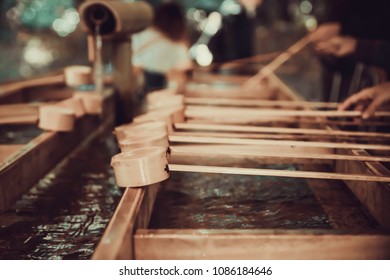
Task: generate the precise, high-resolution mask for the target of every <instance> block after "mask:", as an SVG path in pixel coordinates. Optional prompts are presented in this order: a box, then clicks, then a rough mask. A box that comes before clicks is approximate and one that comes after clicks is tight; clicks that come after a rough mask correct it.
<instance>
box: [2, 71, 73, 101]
mask: <svg viewBox="0 0 390 280" xmlns="http://www.w3.org/2000/svg"><path fill="white" fill-rule="evenodd" d="M64 82H65V77H64V74H62V73H61V74H54V75H49V76H45V77H39V78H33V79H26V80H22V81H17V82H12V83H9V84H2V85H0V99H5V98H8V97H9V96H10V95H13V94H14V93H15V92H18V91H22V90H24V89H27V88H34V87H41V86H50V85H59V84H61V85H63V84H64Z"/></svg>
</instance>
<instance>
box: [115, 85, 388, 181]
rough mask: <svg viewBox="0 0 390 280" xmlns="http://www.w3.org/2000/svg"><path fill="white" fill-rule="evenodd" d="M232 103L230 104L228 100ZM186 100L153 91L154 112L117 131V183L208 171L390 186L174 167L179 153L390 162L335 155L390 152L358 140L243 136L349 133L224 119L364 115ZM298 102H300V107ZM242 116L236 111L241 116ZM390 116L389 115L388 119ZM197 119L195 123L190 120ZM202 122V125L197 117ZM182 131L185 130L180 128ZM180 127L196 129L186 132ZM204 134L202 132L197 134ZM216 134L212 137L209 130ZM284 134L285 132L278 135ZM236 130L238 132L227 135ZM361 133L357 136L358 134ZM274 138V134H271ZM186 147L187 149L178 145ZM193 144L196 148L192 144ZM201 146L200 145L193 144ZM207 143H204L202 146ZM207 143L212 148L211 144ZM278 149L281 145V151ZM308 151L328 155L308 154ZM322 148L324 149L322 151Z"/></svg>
mask: <svg viewBox="0 0 390 280" xmlns="http://www.w3.org/2000/svg"><path fill="white" fill-rule="evenodd" d="M225 102H226V100H225ZM185 103H186V98H185V97H184V96H183V95H179V94H175V93H173V92H170V91H169V90H162V91H160V92H155V93H150V94H149V95H148V97H147V106H148V112H147V113H145V114H143V115H140V116H137V117H135V118H134V119H133V122H132V123H129V124H125V125H122V126H119V127H116V128H115V132H114V133H115V136H116V138H117V141H118V143H119V146H120V149H121V153H119V154H117V155H115V156H114V157H113V158H112V160H111V166H112V167H113V169H114V173H115V179H116V183H117V185H118V186H120V187H142V186H147V185H152V184H154V183H158V182H161V181H164V180H166V179H167V178H168V177H169V172H170V171H184V172H205V173H223V174H241V175H258V176H282V177H294V178H313V179H337V180H362V181H377V182H390V177H386V176H376V175H364V174H337V173H331V172H312V171H300V170H296V171H292V170H272V169H258V168H237V167H222V166H200V165H179V164H171V163H168V160H169V159H170V158H171V156H172V155H173V154H175V155H176V154H177V155H184V156H185V155H198V156H199V155H208V156H210V155H215V156H225V157H250V158H266V157H267V158H304V159H319V160H357V161H386V162H389V161H390V157H386V156H383V157H381V156H352V155H340V154H334V153H332V152H329V151H332V150H334V149H367V150H370V149H372V150H381V151H387V152H388V151H390V146H389V145H386V144H361V143H357V142H352V143H351V142H349V143H345V142H323V141H296V140H277V141H275V140H274V139H272V138H271V139H270V138H268V139H267V138H266V137H265V136H264V135H262V134H259V135H260V137H256V135H255V134H254V133H253V134H250V135H249V134H243V132H261V131H262V129H264V131H267V129H270V130H271V132H277V133H284V132H286V133H294V132H296V133H297V134H305V135H310V134H313V135H316V134H317V135H320V136H321V135H327V136H328V135H329V134H330V135H332V134H333V135H334V136H340V135H341V136H342V135H345V133H349V132H346V131H331V132H329V131H326V130H321V129H299V128H284V127H279V128H273V127H260V126H254V125H242V124H240V125H228V124H223V119H224V118H227V119H229V118H230V117H232V116H233V117H234V119H243V120H244V122H249V123H250V122H254V121H256V120H258V119H261V118H263V117H266V116H269V114H270V113H271V112H272V115H274V116H275V115H276V116H277V117H291V116H304V117H317V116H318V113H320V114H319V115H320V116H322V117H328V116H335V117H337V116H352V117H353V116H357V115H356V113H358V112H338V111H336V110H333V111H323V112H324V113H326V114H322V112H321V111H311V110H310V111H309V110H269V109H265V110H263V109H261V110H258V109H251V108H249V109H248V108H242V107H241V108H234V107H229V108H226V107H212V106H199V107H197V106H193V107H191V106H184V105H185ZM297 104H298V103H297ZM237 111H238V112H239V113H236V112H237ZM386 116H387V115H386ZM186 118H192V121H191V122H185V120H186ZM196 118H200V119H202V118H203V120H202V121H200V122H196V121H194V119H196ZM178 128H179V129H178ZM180 129H184V130H185V129H187V130H190V131H187V132H183V131H180ZM275 129H276V130H275ZM197 130H200V131H197ZM208 130H210V131H213V133H208V132H204V131H208ZM278 130H279V131H278ZM226 131H231V132H232V131H233V132H234V133H225V132H226ZM354 133H355V134H354ZM269 135H274V134H269ZM354 135H355V136H356V137H359V136H362V135H364V136H365V137H372V138H377V137H383V138H384V139H390V134H387V133H374V132H352V136H354ZM174 143H181V144H187V145H174ZM190 144H192V145H190ZM193 144H198V145H193ZM199 144H202V145H199ZM205 144H207V145H205ZM272 147H276V150H275V149H274V148H272ZM303 149H305V151H307V149H312V151H318V150H320V151H326V152H317V153H315V152H313V153H311V152H309V153H307V152H303ZM321 149H322V150H321Z"/></svg>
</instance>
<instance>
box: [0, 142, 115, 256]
mask: <svg viewBox="0 0 390 280" xmlns="http://www.w3.org/2000/svg"><path fill="white" fill-rule="evenodd" d="M116 149H117V147H116V144H115V141H114V139H113V137H112V136H108V137H106V138H104V139H100V140H95V141H94V142H93V143H92V144H91V145H90V146H88V147H87V148H86V149H83V150H81V151H79V152H77V153H76V154H74V155H72V156H71V157H70V158H69V159H68V160H67V161H66V162H63V163H61V164H60V166H58V167H57V168H56V170H53V171H52V172H51V173H49V174H48V175H47V176H46V177H45V178H43V179H42V180H41V181H40V182H39V183H38V184H37V185H36V186H35V187H33V188H32V189H31V190H30V191H29V192H28V193H26V194H25V195H24V196H23V197H22V198H21V199H20V200H19V201H18V202H17V203H16V204H15V205H14V206H13V207H12V208H11V209H10V210H9V211H8V212H6V213H5V214H3V215H1V216H0V259H89V258H90V257H91V255H92V253H93V251H94V248H95V246H96V245H97V243H98V241H99V240H100V238H101V235H102V234H103V232H104V229H105V227H106V226H107V223H108V221H109V219H110V218H111V215H112V214H113V212H114V210H115V208H116V205H117V203H118V201H119V199H120V197H121V194H122V190H121V189H118V188H117V187H116V186H115V182H114V178H113V172H112V169H111V168H110V166H109V164H110V159H111V156H112V155H113V154H115V153H117V150H116Z"/></svg>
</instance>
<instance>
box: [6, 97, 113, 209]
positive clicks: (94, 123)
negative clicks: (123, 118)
mask: <svg viewBox="0 0 390 280" xmlns="http://www.w3.org/2000/svg"><path fill="white" fill-rule="evenodd" d="M102 120H103V121H102ZM113 124H114V96H113V92H112V91H111V90H109V91H107V95H106V98H105V100H104V113H103V117H102V118H101V119H99V118H98V117H96V116H84V117H81V118H79V119H77V121H76V124H75V128H74V130H73V131H71V132H66V133H61V132H42V133H41V134H40V135H38V136H37V137H36V138H34V139H33V140H31V141H30V142H29V143H27V144H26V145H23V147H22V148H21V149H20V150H18V151H16V152H14V153H12V155H11V156H8V157H7V158H6V160H5V161H4V162H2V163H1V165H0V178H1V184H0V213H2V212H4V211H6V210H7V209H8V208H9V207H10V206H11V205H12V204H13V203H14V202H15V201H16V200H17V199H18V198H19V197H20V196H21V195H22V194H23V193H24V192H26V191H27V190H28V189H29V188H30V187H31V186H32V185H34V184H35V183H36V182H37V181H38V180H39V179H40V178H42V176H44V175H45V174H46V173H47V172H49V171H50V170H51V169H52V168H53V167H54V166H55V165H56V164H57V163H58V162H60V161H61V160H62V159H63V158H64V157H65V156H66V155H67V154H68V153H69V152H70V151H71V150H73V149H74V148H76V147H77V146H78V145H79V144H80V143H81V142H82V141H83V140H84V139H86V138H87V137H89V138H91V135H92V136H93V135H95V136H96V135H97V134H98V133H101V129H99V128H102V127H107V128H108V127H112V126H113Z"/></svg>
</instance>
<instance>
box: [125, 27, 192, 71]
mask: <svg viewBox="0 0 390 280" xmlns="http://www.w3.org/2000/svg"><path fill="white" fill-rule="evenodd" d="M132 48H133V65H134V66H138V67H141V68H143V69H145V70H148V71H153V72H158V73H167V72H168V71H170V70H172V69H176V70H187V69H190V68H191V66H192V61H191V59H190V57H189V55H188V48H187V46H186V45H185V44H184V43H182V42H174V41H171V40H169V39H168V38H166V37H165V36H164V35H163V34H162V33H161V32H159V31H158V30H156V29H154V28H148V29H145V30H144V31H142V32H140V33H136V34H134V35H133V36H132Z"/></svg>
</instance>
